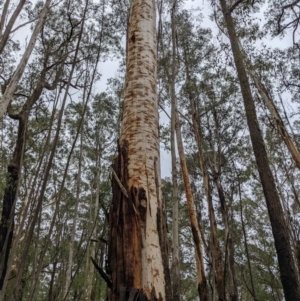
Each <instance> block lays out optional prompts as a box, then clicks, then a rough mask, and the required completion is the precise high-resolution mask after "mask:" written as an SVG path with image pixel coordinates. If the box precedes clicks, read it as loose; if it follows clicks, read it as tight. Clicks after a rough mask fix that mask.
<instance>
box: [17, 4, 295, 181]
mask: <svg viewBox="0 0 300 301" xmlns="http://www.w3.org/2000/svg"><path fill="white" fill-rule="evenodd" d="M32 2H33V3H34V2H35V1H32ZM266 5H267V4H266ZM199 7H200V9H201V13H202V15H203V21H202V26H203V27H209V28H210V29H211V30H212V32H213V33H217V31H218V29H217V26H216V25H215V23H214V22H212V21H211V20H210V19H209V15H210V14H211V13H212V10H211V5H210V1H207V0H200V1H191V0H188V1H186V2H185V8H187V9H190V8H192V9H193V11H194V12H195V13H198V8H199ZM265 7H266V6H265ZM263 11H264V9H262V10H261V11H260V12H259V13H258V14H257V17H258V18H259V19H260V20H261V22H260V24H261V26H263V24H264V15H263ZM19 24H20V23H19ZM17 25H18V24H17ZM17 25H16V26H17ZM30 36H31V31H30V26H26V27H23V28H21V29H20V30H18V31H17V32H16V33H14V35H13V37H14V39H16V40H19V41H20V42H21V45H22V47H23V51H24V47H25V45H26V41H29V39H30ZM257 43H258V45H260V44H261V41H258V42H257ZM264 43H265V44H267V45H268V46H271V47H279V48H286V47H287V46H289V45H290V44H291V38H290V37H289V36H288V35H287V36H286V37H285V38H284V39H279V38H276V39H273V40H270V39H267V38H266V39H264ZM23 51H21V52H20V55H21V54H22V53H23ZM118 66H119V62H118V61H116V60H112V61H106V62H104V63H103V62H102V63H100V64H99V70H100V72H101V74H102V77H101V80H100V81H99V82H97V84H96V87H95V90H96V91H97V92H100V91H105V90H106V88H107V84H106V83H107V79H109V78H112V77H115V76H116V75H117V70H118ZM168 122H169V119H168V117H167V116H166V114H165V113H161V114H160V123H161V124H166V123H168ZM170 174H171V156H170V154H169V153H168V152H166V151H165V150H164V149H163V148H161V175H162V177H163V178H164V177H167V176H170Z"/></svg>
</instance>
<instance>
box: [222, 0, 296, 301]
mask: <svg viewBox="0 0 300 301" xmlns="http://www.w3.org/2000/svg"><path fill="white" fill-rule="evenodd" d="M220 4H221V7H222V12H223V16H224V19H225V23H226V27H227V30H228V35H229V39H230V43H231V48H232V52H233V57H234V61H235V66H236V69H237V73H238V78H239V82H240V87H241V92H242V96H243V100H244V107H245V111H246V117H247V124H248V128H249V132H250V138H251V142H252V147H253V151H254V156H255V159H256V164H257V168H258V172H259V176H260V180H261V183H262V187H263V192H264V196H265V199H266V203H267V208H268V213H269V217H270V222H271V227H272V232H273V236H274V241H275V248H276V253H277V258H278V263H279V269H280V276H281V281H282V286H283V290H284V295H285V298H286V300H287V301H294V300H300V285H299V274H298V271H297V269H296V265H295V260H294V256H293V252H292V248H291V242H290V235H289V232H288V229H287V225H286V223H285V220H284V214H283V209H282V205H281V203H280V199H279V196H278V193H277V190H276V185H275V181H274V177H273V175H272V172H271V169H270V166H269V162H268V156H267V152H266V148H265V144H264V141H263V137H262V134H261V131H260V128H259V124H258V119H257V115H256V110H255V104H254V100H253V97H252V94H251V89H250V84H249V80H248V77H247V74H246V70H245V66H244V64H243V56H242V53H241V51H240V48H239V44H238V38H237V35H236V31H235V25H234V21H233V18H232V16H231V13H230V11H229V8H228V7H227V5H226V1H225V0H220Z"/></svg>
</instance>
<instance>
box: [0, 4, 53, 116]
mask: <svg viewBox="0 0 300 301" xmlns="http://www.w3.org/2000/svg"><path fill="white" fill-rule="evenodd" d="M50 4H51V0H46V3H45V5H44V7H43V9H42V11H41V15H40V18H39V21H38V23H37V24H36V26H35V28H34V31H33V33H32V35H31V38H30V41H29V43H28V46H27V48H26V50H25V52H24V54H23V57H22V59H21V60H20V62H19V65H18V67H17V69H16V71H15V72H14V75H13V77H12V79H11V80H10V82H9V84H8V86H7V87H6V90H5V92H4V95H3V96H2V99H1V103H0V120H1V119H2V118H3V115H4V114H5V113H6V111H7V107H8V105H9V103H10V102H11V100H12V98H13V94H14V93H15V91H16V88H17V85H18V83H19V81H20V79H21V77H22V75H23V73H24V70H25V67H26V65H27V62H28V60H29V57H30V55H31V52H32V50H33V48H34V46H35V42H36V40H37V37H38V35H39V34H40V32H41V30H42V27H43V26H44V23H45V21H46V17H47V13H48V11H49V8H50Z"/></svg>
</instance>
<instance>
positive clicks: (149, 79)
mask: <svg viewBox="0 0 300 301" xmlns="http://www.w3.org/2000/svg"><path fill="white" fill-rule="evenodd" d="M155 25H156V23H155V2H154V1H153V0H132V1H131V12H130V19H129V28H128V41H127V43H128V44H127V55H128V56H127V66H126V81H125V91H124V108H123V121H122V127H121V138H120V149H121V152H122V150H123V157H122V155H121V156H120V157H121V159H120V160H119V162H120V164H121V167H120V170H121V174H122V175H121V181H123V182H124V186H125V187H126V189H127V191H128V197H127V196H126V195H124V194H123V195H122V196H121V200H120V199H118V200H117V199H116V200H115V201H113V209H112V212H113V214H115V217H114V224H112V225H111V228H112V230H111V231H112V234H111V237H110V243H112V244H114V241H113V240H122V241H123V243H121V242H120V243H119V242H116V243H115V244H116V245H114V246H112V249H113V251H116V253H117V254H115V253H114V254H113V255H111V256H112V258H111V260H110V264H111V268H112V283H113V292H114V293H115V291H116V290H120V289H122V287H127V288H129V289H130V288H134V289H142V292H143V293H144V294H145V295H146V296H147V298H148V300H166V297H165V296H166V292H165V274H164V264H163V254H162V249H161V239H164V238H162V237H161V225H162V224H161V223H162V222H163V219H162V203H161V187H160V186H161V183H160V158H159V156H160V155H159V139H158V104H157V95H156V30H155ZM125 153H126V154H125ZM122 164H123V166H122ZM122 169H123V171H124V172H122ZM120 170H118V172H120ZM124 178H125V179H124ZM118 206H119V207H118ZM114 208H116V209H114ZM116 219H117V220H116ZM121 224H122V225H121ZM119 225H120V226H119ZM117 227H119V228H118V229H119V230H116V228H117ZM120 232H122V234H119V233H120ZM115 236H116V237H115ZM118 237H120V238H118ZM118 243H119V244H118ZM121 266H122V267H121ZM123 267H124V268H123ZM132 292H133V291H132ZM113 298H116V296H114V297H113ZM113 300H121V298H120V299H117V298H116V299H113Z"/></svg>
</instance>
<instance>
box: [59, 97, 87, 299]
mask: <svg viewBox="0 0 300 301" xmlns="http://www.w3.org/2000/svg"><path fill="white" fill-rule="evenodd" d="M83 99H84V98H83ZM83 105H84V103H83ZM82 119H84V116H82ZM83 123H84V122H83V120H82V124H83ZM82 139H83V126H81V129H80V150H79V159H78V174H77V181H76V182H77V183H76V201H75V208H74V219H73V225H72V231H71V240H70V245H69V259H68V267H67V272H66V280H65V288H64V297H63V299H64V300H65V299H66V297H67V295H68V292H69V289H70V284H71V278H72V265H73V253H74V242H75V234H76V225H77V217H78V208H79V200H80V190H81V189H80V188H81V187H80V186H81V166H82V146H83V143H82Z"/></svg>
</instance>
